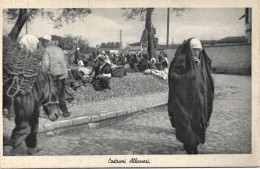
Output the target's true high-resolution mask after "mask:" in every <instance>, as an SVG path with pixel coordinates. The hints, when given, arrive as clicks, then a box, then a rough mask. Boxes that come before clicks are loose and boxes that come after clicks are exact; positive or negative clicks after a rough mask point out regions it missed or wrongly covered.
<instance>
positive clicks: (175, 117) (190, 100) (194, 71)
mask: <svg viewBox="0 0 260 169" xmlns="http://www.w3.org/2000/svg"><path fill="white" fill-rule="evenodd" d="M190 40H191V39H189V40H187V41H186V42H184V43H183V44H182V45H181V46H180V47H179V48H178V49H177V51H176V53H175V58H174V59H173V61H172V63H171V65H170V68H169V75H168V76H169V81H168V82H169V100H168V112H169V117H170V121H171V123H172V126H173V127H175V129H176V137H177V139H178V140H179V141H181V142H182V143H184V144H186V145H191V146H197V145H198V144H199V143H204V142H205V134H206V128H207V125H208V122H209V119H210V116H211V113H212V109H213V98H214V82H213V78H212V76H211V74H210V71H211V60H210V59H209V57H208V55H207V54H206V52H205V50H204V48H203V50H202V51H201V52H200V55H199V59H200V63H199V64H198V63H196V62H194V61H192V54H191V50H190Z"/></svg>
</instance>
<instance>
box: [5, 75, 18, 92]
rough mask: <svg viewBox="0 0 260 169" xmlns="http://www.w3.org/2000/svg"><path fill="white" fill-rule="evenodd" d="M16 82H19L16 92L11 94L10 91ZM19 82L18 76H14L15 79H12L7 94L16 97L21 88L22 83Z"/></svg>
mask: <svg viewBox="0 0 260 169" xmlns="http://www.w3.org/2000/svg"><path fill="white" fill-rule="evenodd" d="M15 82H16V84H17V88H16V91H15V92H14V94H10V91H11V89H12V88H13V86H14V84H15ZM18 83H19V82H18V76H14V79H13V81H12V84H11V85H10V86H9V88H8V90H7V92H6V94H7V96H9V97H14V96H15V95H16V94H17V93H18V92H19V90H20V85H19V84H18Z"/></svg>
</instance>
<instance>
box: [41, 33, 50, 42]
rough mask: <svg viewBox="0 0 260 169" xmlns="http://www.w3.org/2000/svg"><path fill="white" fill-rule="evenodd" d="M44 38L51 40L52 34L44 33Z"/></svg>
mask: <svg viewBox="0 0 260 169" xmlns="http://www.w3.org/2000/svg"><path fill="white" fill-rule="evenodd" d="M42 38H43V39H44V40H47V41H51V36H50V35H47V34H45V35H43V37H42Z"/></svg>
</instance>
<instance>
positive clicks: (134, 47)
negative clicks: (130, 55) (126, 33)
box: [128, 42, 146, 52]
mask: <svg viewBox="0 0 260 169" xmlns="http://www.w3.org/2000/svg"><path fill="white" fill-rule="evenodd" d="M128 46H129V49H128V51H129V52H142V51H144V50H145V49H146V47H144V46H143V45H142V44H141V42H136V43H131V44H128Z"/></svg>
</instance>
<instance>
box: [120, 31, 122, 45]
mask: <svg viewBox="0 0 260 169" xmlns="http://www.w3.org/2000/svg"><path fill="white" fill-rule="evenodd" d="M120 48H122V30H120Z"/></svg>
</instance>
